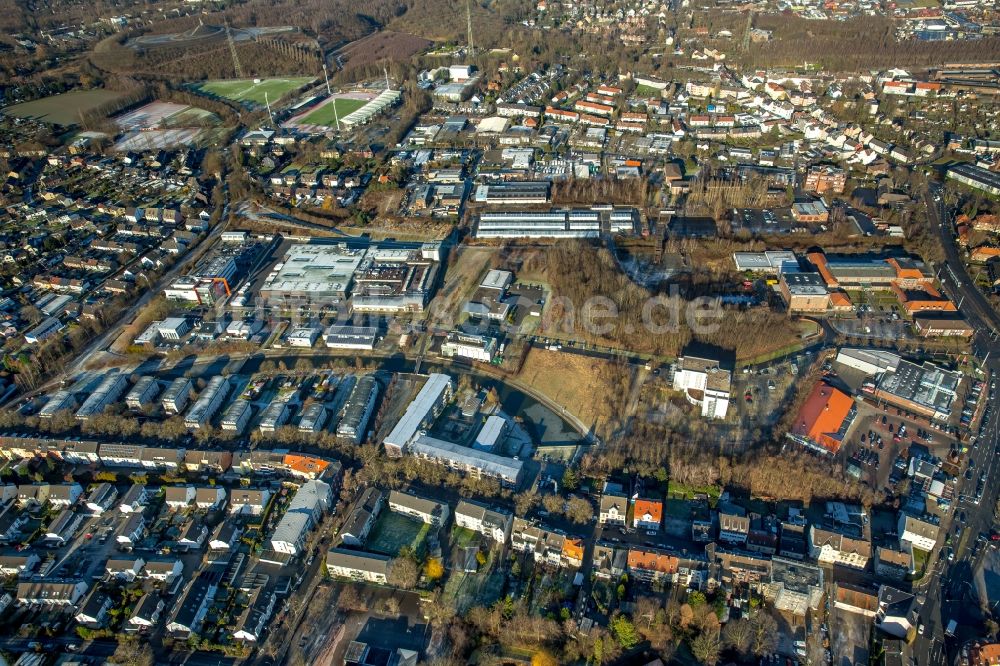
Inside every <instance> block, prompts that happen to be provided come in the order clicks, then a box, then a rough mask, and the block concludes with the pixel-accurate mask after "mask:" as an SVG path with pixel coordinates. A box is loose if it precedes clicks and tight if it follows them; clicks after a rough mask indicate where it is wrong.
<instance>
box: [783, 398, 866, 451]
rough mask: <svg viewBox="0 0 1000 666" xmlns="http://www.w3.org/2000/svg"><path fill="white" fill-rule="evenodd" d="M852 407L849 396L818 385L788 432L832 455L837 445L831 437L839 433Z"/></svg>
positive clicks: (838, 443)
mask: <svg viewBox="0 0 1000 666" xmlns="http://www.w3.org/2000/svg"><path fill="white" fill-rule="evenodd" d="M853 405H854V400H852V399H851V397H850V396H849V395H847V394H846V393H843V392H842V391H838V390H837V389H835V388H833V387H832V386H829V385H827V384H824V383H823V382H819V383H817V384H816V387H815V388H814V389H813V391H812V393H811V394H810V395H809V398H808V399H807V400H806V402H805V404H803V405H802V409H800V410H799V413H798V416H796V417H795V425H794V426H793V427H792V432H793V433H795V434H796V435H799V436H805V437H808V438H809V439H810V440H812V441H814V442H816V443H817V444H819V445H820V446H823V447H824V448H826V449H829V450H830V451H832V452H833V453H836V452H837V451H838V450H839V449H840V444H841V442H840V440H838V439H836V438H835V437H833V435H834V434H835V433H836V432H837V431H838V430H840V427H841V426H842V425H843V423H844V419H846V418H847V415H848V413H849V412H850V411H851V407H852V406H853Z"/></svg>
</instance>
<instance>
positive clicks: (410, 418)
mask: <svg viewBox="0 0 1000 666" xmlns="http://www.w3.org/2000/svg"><path fill="white" fill-rule="evenodd" d="M450 384H451V377H449V376H448V375H443V374H440V373H434V374H431V375H430V376H428V377H427V382H426V383H425V384H424V385H423V387H421V389H420V392H419V393H417V397H416V398H414V399H413V402H411V403H410V404H409V405H408V406H407V408H406V411H405V412H404V413H403V416H402V417H401V418H400V419H399V421H398V422H397V423H396V426H395V427H394V428H393V429H392V432H390V433H389V435H388V436H387V437H386V438H385V443H387V444H389V445H390V446H396V447H398V448H401V449H402V448H403V447H405V446H406V445H407V444H408V443H409V442H410V440H412V439H413V437H414V436H415V435H416V434H417V430H419V429H420V426H421V424H422V423H423V420H424V419H425V418H426V417H427V415H428V414H429V413H430V412H431V410H432V409H433V408H434V406H435V405H436V404H437V401H438V400H439V399H440V398H441V395H442V394H443V393H444V392H445V390H447V388H448V386H449V385H450Z"/></svg>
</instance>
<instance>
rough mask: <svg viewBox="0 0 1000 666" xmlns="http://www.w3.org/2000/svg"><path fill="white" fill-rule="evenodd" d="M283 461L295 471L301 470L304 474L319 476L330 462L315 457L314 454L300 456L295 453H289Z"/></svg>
mask: <svg viewBox="0 0 1000 666" xmlns="http://www.w3.org/2000/svg"><path fill="white" fill-rule="evenodd" d="M282 463H284V465H285V466H286V467H288V469H290V470H292V471H293V472H301V473H302V474H315V475H317V476H319V475H320V474H322V473H323V472H324V471H325V470H326V468H327V467H329V466H330V463H328V462H327V461H325V460H323V459H322V458H313V457H312V456H300V455H297V454H294V453H288V454H286V455H285V457H284V458H283V459H282Z"/></svg>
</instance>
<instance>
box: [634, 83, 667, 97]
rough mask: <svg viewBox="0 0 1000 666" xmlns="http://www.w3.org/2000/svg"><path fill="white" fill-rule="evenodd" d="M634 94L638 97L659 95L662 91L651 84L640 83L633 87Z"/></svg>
mask: <svg viewBox="0 0 1000 666" xmlns="http://www.w3.org/2000/svg"><path fill="white" fill-rule="evenodd" d="M635 94H636V95H639V96H640V97H660V96H661V95H662V94H663V91H662V90H660V89H659V88H654V87H653V86H644V85H642V84H641V83H640V84H639V85H637V86H636V87H635Z"/></svg>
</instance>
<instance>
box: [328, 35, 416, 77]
mask: <svg viewBox="0 0 1000 666" xmlns="http://www.w3.org/2000/svg"><path fill="white" fill-rule="evenodd" d="M430 45H431V42H430V41H428V40H426V39H424V38H423V37H417V36H416V35H409V34H407V33H405V32H396V31H395V30H383V31H381V32H376V33H373V34H371V35H368V36H367V37H363V38H361V39H359V40H357V41H355V42H351V43H350V44H348V45H347V46H345V47H344V48H342V49H341V50H340V51H339V52H338V53H337V55H338V56H340V57H341V58H343V60H344V61H345V62H344V70H345V71H349V70H352V69H355V68H358V67H364V66H365V65H371V64H373V63H380V62H383V61H385V60H394V61H408V60H409V59H410V57H411V56H413V55H414V54H416V53H420V52H421V51H423V50H425V49H426V48H427V47H429V46H430Z"/></svg>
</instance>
